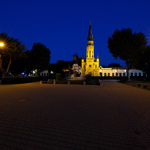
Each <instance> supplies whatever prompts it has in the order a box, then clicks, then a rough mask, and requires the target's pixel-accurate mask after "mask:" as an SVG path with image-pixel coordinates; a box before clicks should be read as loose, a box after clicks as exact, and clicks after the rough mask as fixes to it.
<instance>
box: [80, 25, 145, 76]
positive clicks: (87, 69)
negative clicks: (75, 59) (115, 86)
mask: <svg viewBox="0 0 150 150" xmlns="http://www.w3.org/2000/svg"><path fill="white" fill-rule="evenodd" d="M79 73H80V74H81V76H82V77H83V76H85V75H87V74H91V75H92V76H101V77H121V76H127V72H126V68H125V67H109V68H103V67H102V66H100V67H99V56H98V54H97V58H95V57H94V40H93V34H92V28H91V23H90V26H89V33H88V37H87V46H86V59H84V58H83V57H82V60H81V68H80V69H79ZM129 75H130V76H131V77H132V76H135V77H136V76H143V75H144V73H143V71H141V70H137V69H130V70H129Z"/></svg>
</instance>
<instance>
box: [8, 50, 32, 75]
mask: <svg viewBox="0 0 150 150" xmlns="http://www.w3.org/2000/svg"><path fill="white" fill-rule="evenodd" d="M29 53H30V52H29V50H27V51H25V53H24V57H19V58H16V59H13V60H12V64H11V66H10V71H11V73H12V74H13V75H18V74H20V73H21V72H24V71H25V72H26V73H27V74H28V73H29V72H30V71H31V68H30V66H31V65H30V62H29Z"/></svg>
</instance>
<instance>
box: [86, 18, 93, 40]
mask: <svg viewBox="0 0 150 150" xmlns="http://www.w3.org/2000/svg"><path fill="white" fill-rule="evenodd" d="M87 40H88V41H93V35H92V28H91V20H90V26H89V34H88V37H87Z"/></svg>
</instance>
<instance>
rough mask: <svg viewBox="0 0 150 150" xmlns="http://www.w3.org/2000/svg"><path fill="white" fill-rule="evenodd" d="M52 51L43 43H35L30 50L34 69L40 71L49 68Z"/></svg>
mask: <svg viewBox="0 0 150 150" xmlns="http://www.w3.org/2000/svg"><path fill="white" fill-rule="evenodd" d="M50 54H51V51H50V50H49V49H48V48H47V47H46V46H45V45H44V44H42V43H34V44H33V46H32V49H31V51H30V56H29V57H30V64H31V65H32V69H37V72H38V74H39V72H41V71H43V70H45V69H48V67H49V62H50Z"/></svg>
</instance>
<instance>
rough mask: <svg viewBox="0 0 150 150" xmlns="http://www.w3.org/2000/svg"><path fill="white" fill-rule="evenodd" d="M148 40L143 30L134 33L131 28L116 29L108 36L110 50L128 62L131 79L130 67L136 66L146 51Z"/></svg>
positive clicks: (113, 54) (114, 55) (115, 55)
mask: <svg viewBox="0 0 150 150" xmlns="http://www.w3.org/2000/svg"><path fill="white" fill-rule="evenodd" d="M146 44H147V40H146V38H145V35H144V34H143V33H141V32H139V33H132V30H131V29H130V28H127V29H124V28H123V29H122V30H121V31H119V30H115V32H114V33H113V35H112V36H111V37H109V38H108V48H109V52H110V53H111V54H112V56H113V57H115V58H116V59H117V58H120V59H122V60H124V61H125V62H126V67H127V74H128V79H129V71H128V70H129V68H131V67H134V66H136V64H137V63H138V62H139V60H140V58H141V56H142V55H143V53H144V49H145V47H146Z"/></svg>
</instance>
